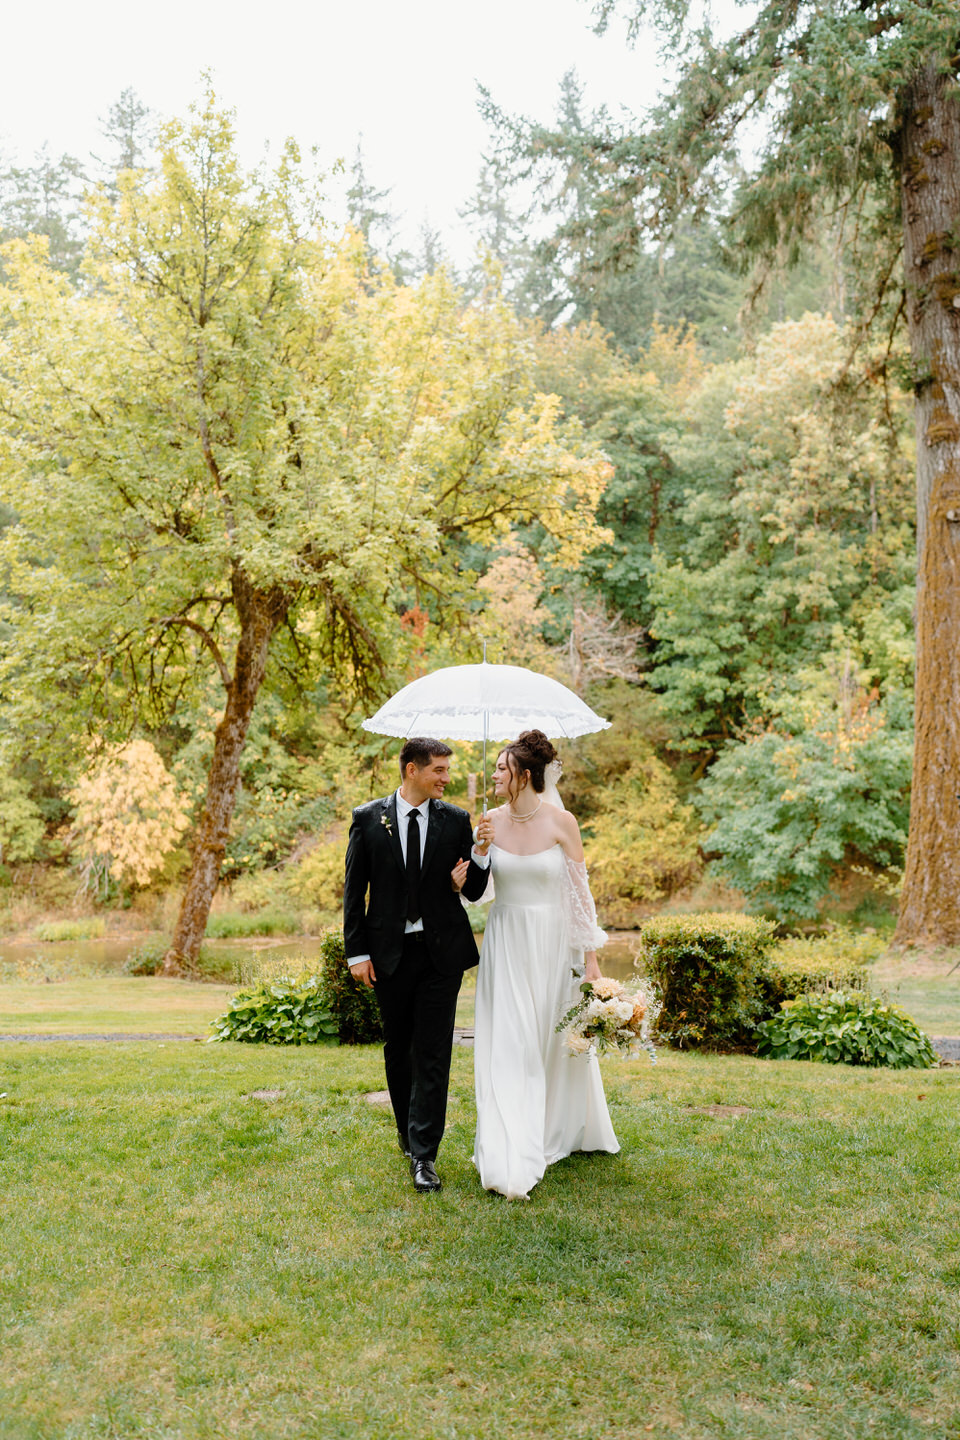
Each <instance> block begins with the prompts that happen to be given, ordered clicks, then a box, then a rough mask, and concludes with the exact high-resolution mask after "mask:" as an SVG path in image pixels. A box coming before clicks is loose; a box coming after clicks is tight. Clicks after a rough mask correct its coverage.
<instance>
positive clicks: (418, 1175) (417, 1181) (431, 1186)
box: [410, 1160, 440, 1195]
mask: <svg viewBox="0 0 960 1440" xmlns="http://www.w3.org/2000/svg"><path fill="white" fill-rule="evenodd" d="M410 1174H411V1175H412V1176H413V1188H414V1190H416V1191H418V1193H419V1194H421V1195H429V1194H430V1192H431V1190H439V1189H440V1176H439V1175H438V1174H437V1172H436V1170H434V1168H433V1161H432V1160H411V1161H410Z"/></svg>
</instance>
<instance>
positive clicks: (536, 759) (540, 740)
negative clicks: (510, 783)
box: [501, 730, 557, 795]
mask: <svg viewBox="0 0 960 1440" xmlns="http://www.w3.org/2000/svg"><path fill="white" fill-rule="evenodd" d="M501 753H502V754H504V755H505V756H506V757H507V764H508V765H509V766H510V772H511V774H512V775H513V777H514V779H518V778H519V777H520V776H521V775H522V774H523V772H524V770H529V771H530V784H531V785H532V786H533V788H534V790H535V791H536V793H537V794H538V795H541V794H542V793H543V787H544V778H543V772H544V770H545V769H546V768H547V766H548V765H549V764H550V761H551V760H556V758H557V752H556V749H555V748H554V745H553V742H552V741H550V740H548V739H547V737H546V735H544V733H543V731H542V730H524V732H523V734H522V735H520V736H519V737H518V738H517V739H516V740H511V742H510V744H509V745H505V746H504V747H503V750H502V752H501Z"/></svg>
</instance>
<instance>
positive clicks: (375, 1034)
mask: <svg viewBox="0 0 960 1440" xmlns="http://www.w3.org/2000/svg"><path fill="white" fill-rule="evenodd" d="M320 964H321V969H320V999H321V1003H322V1005H323V1006H324V1008H325V1009H326V1010H327V1011H328V1012H329V1014H330V1016H331V1018H332V1019H333V1022H334V1024H335V1026H336V1032H337V1034H338V1035H339V1037H340V1043H341V1045H372V1044H375V1043H376V1042H378V1041H379V1040H381V1039H382V1038H383V1030H382V1028H381V1025H380V1009H379V1007H378V1005H377V999H376V996H375V995H374V993H373V991H372V990H371V989H369V988H368V987H367V986H366V985H361V984H360V983H359V981H357V980H354V978H353V976H352V975H351V974H350V966H349V965H348V964H347V960H346V956H345V955H344V951H343V936H342V935H341V934H340V933H339V931H336V930H331V931H329V932H328V933H327V934H326V935H324V937H323V939H322V941H321V942H320Z"/></svg>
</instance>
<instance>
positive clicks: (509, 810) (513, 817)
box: [507, 800, 543, 825]
mask: <svg viewBox="0 0 960 1440" xmlns="http://www.w3.org/2000/svg"><path fill="white" fill-rule="evenodd" d="M542 804H543V801H542V800H538V801H537V804H536V805H535V807H534V808H533V809H532V810H531V811H530V814H529V815H515V814H514V812H513V807H512V806H510V805H508V806H507V814H508V815H509V816H510V819H511V820H515V821H516V822H517V824H518V825H525V824H526V823H527V821H528V820H532V819H533V817H534V815H536V813H537V811H538V810H539V809H540V806H541V805H542Z"/></svg>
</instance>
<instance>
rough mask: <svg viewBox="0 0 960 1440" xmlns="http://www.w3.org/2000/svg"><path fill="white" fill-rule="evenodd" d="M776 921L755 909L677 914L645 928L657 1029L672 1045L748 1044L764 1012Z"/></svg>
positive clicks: (642, 961)
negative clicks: (656, 996) (657, 994)
mask: <svg viewBox="0 0 960 1440" xmlns="http://www.w3.org/2000/svg"><path fill="white" fill-rule="evenodd" d="M773 931H774V927H773V925H772V924H771V923H770V921H768V920H760V919H756V918H754V917H752V916H749V915H733V914H729V915H726V914H714V915H709V914H708V915H671V916H662V917H659V918H657V919H654V920H648V921H646V923H645V924H644V925H642V926H641V928H640V940H641V951H640V957H639V959H638V965H639V966H640V967H641V968H642V969H643V970H644V971H645V972H646V974H647V975H649V976H650V978H651V980H653V981H654V982H655V983H656V984H657V986H658V987H659V989H660V991H661V994H662V998H663V1008H662V1009H661V1012H660V1018H659V1020H658V1021H657V1031H658V1033H659V1034H660V1035H662V1036H663V1037H664V1039H666V1040H668V1041H669V1042H670V1044H672V1045H676V1046H678V1047H683V1046H688V1045H705V1046H716V1045H724V1044H731V1043H743V1042H744V1041H746V1040H747V1039H748V1038H749V1036H750V1033H751V1030H752V1026H753V1024H754V1022H755V1021H756V1019H757V1018H758V1016H759V1015H760V1014H762V1010H763V1000H762V994H761V989H760V981H761V977H762V974H763V970H764V960H765V956H766V952H767V951H768V949H769V948H770V946H771V945H772V944H773Z"/></svg>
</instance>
